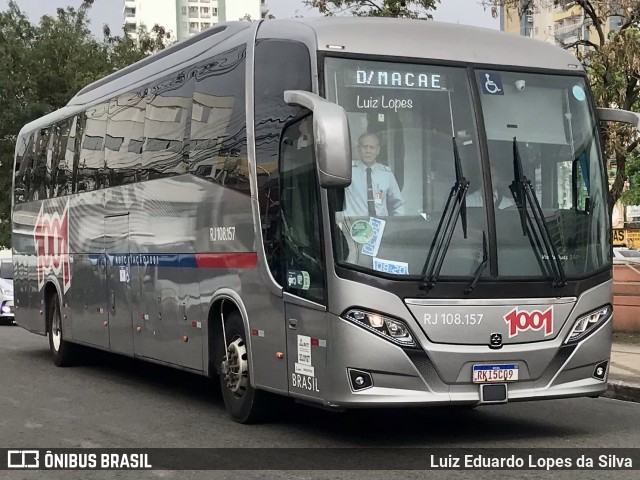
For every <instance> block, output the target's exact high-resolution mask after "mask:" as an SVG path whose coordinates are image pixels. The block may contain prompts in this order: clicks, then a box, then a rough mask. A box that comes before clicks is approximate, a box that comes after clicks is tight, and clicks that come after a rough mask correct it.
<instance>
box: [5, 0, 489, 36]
mask: <svg viewBox="0 0 640 480" xmlns="http://www.w3.org/2000/svg"><path fill="white" fill-rule="evenodd" d="M16 1H17V3H18V5H19V6H20V8H21V9H22V11H24V12H25V13H26V14H27V16H28V17H29V19H30V20H31V22H33V23H37V22H38V20H39V19H40V17H41V16H42V15H54V14H55V12H56V8H58V7H62V6H67V5H69V6H72V7H76V8H77V7H78V6H79V5H80V4H81V3H82V0H16ZM479 1H480V0H441V4H440V5H439V6H438V8H437V9H436V11H435V12H434V13H433V16H434V18H435V19H436V20H438V21H441V22H451V23H460V24H465V25H475V26H478V27H486V28H496V29H497V28H500V22H499V20H498V19H493V18H491V13H490V12H489V11H484V10H483V7H482V6H481V5H479ZM123 3H124V2H123V1H122V0H95V2H94V4H93V7H92V8H91V15H90V17H91V31H92V32H93V34H94V35H95V36H96V37H98V38H102V26H103V25H104V24H105V23H106V24H108V25H109V26H110V27H111V31H112V33H113V34H115V35H121V34H122V21H123V16H122V8H123ZM8 4H9V0H0V10H6V8H7V6H8ZM267 6H268V7H269V9H270V12H271V13H272V14H273V15H275V17H276V18H289V17H294V16H296V15H301V16H303V17H312V16H318V15H319V13H318V12H317V10H313V9H308V8H307V7H306V6H305V5H304V4H303V2H302V0H267Z"/></svg>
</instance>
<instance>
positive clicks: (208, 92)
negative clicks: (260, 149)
mask: <svg viewBox="0 0 640 480" xmlns="http://www.w3.org/2000/svg"><path fill="white" fill-rule="evenodd" d="M195 78H196V85H195V93H194V95H193V110H192V113H191V153H190V156H189V164H190V165H189V171H190V172H191V173H193V174H195V175H198V176H200V177H203V178H207V179H209V180H211V181H215V182H217V183H220V184H221V185H225V186H227V187H229V188H233V189H235V190H238V191H241V192H243V193H246V194H247V195H249V194H250V188H249V163H248V158H247V148H246V143H247V132H246V115H245V101H244V95H245V47H244V46H240V47H237V48H234V49H233V50H229V51H228V52H225V53H223V54H220V55H218V56H216V57H213V58H212V59H210V60H208V61H207V62H205V63H203V64H201V65H198V67H197V71H196V72H195Z"/></svg>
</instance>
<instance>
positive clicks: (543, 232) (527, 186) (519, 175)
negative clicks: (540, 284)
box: [509, 137, 567, 287]
mask: <svg viewBox="0 0 640 480" xmlns="http://www.w3.org/2000/svg"><path fill="white" fill-rule="evenodd" d="M509 190H511V194H512V195H513V199H514V201H515V202H516V206H517V207H518V211H519V212H520V222H521V224H522V233H523V235H525V236H527V237H529V242H530V243H531V248H532V249H533V251H534V255H535V257H536V259H537V261H538V264H539V266H540V270H541V271H542V273H543V274H545V275H550V276H553V286H554V287H563V286H564V285H566V284H567V280H566V276H565V273H564V268H563V267H562V263H561V262H560V256H559V255H558V251H557V250H556V247H555V245H554V244H553V240H552V238H551V233H549V225H548V224H547V221H546V220H545V218H544V212H543V211H542V207H541V206H540V201H539V200H538V196H537V195H536V192H535V191H534V189H533V186H532V185H531V180H529V179H528V178H527V177H526V176H525V175H524V172H523V170H522V159H521V158H520V150H519V149H518V140H517V139H516V137H513V182H512V183H511V185H510V186H509ZM527 203H529V205H531V213H530V212H529V209H528V208H527ZM534 223H535V227H536V228H534ZM544 260H546V262H545V261H544Z"/></svg>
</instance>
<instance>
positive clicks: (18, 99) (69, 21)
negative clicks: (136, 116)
mask: <svg viewBox="0 0 640 480" xmlns="http://www.w3.org/2000/svg"><path fill="white" fill-rule="evenodd" d="M92 4H93V0H85V1H84V2H83V3H82V5H81V6H80V7H79V8H78V9H74V8H72V7H67V8H59V9H58V10H57V12H56V15H55V16H43V17H42V18H41V19H40V24H39V25H34V24H32V23H31V22H30V21H29V19H28V18H27V17H26V16H25V14H24V13H23V12H22V11H21V10H20V8H19V7H18V5H17V4H16V3H15V2H14V1H13V0H10V1H9V6H8V8H7V10H5V11H1V12H0V105H2V108H0V246H5V247H8V246H10V245H11V241H10V237H11V222H10V214H11V198H10V194H11V177H12V165H13V155H14V149H15V144H16V139H17V135H18V132H19V131H20V129H21V128H22V126H23V125H25V124H27V123H29V122H31V121H32V120H34V119H36V118H38V117H41V116H43V115H45V114H47V113H49V112H52V111H54V110H57V109H59V108H61V107H63V106H64V105H66V104H67V102H68V101H69V100H70V99H71V98H72V97H73V96H74V95H75V94H76V92H78V91H79V90H80V89H82V88H83V87H85V86H86V85H88V84H89V83H91V82H94V81H96V80H98V79H100V78H102V77H104V76H106V75H108V74H110V73H112V72H113V71H114V70H118V69H120V68H123V67H125V66H127V65H129V64H131V63H133V62H135V61H138V60H140V59H142V58H144V57H146V56H147V55H149V54H150V53H153V52H155V51H158V50H160V49H161V48H164V46H165V44H166V43H167V42H168V41H169V39H167V35H166V32H165V31H164V29H163V28H162V27H160V26H155V27H154V28H153V29H152V30H151V32H148V31H146V29H144V28H142V29H141V30H140V31H139V32H138V36H137V38H136V39H133V38H132V37H130V36H129V35H126V34H125V35H124V36H122V37H114V36H112V35H111V32H110V31H109V29H108V27H106V28H105V32H104V33H105V38H104V40H103V41H98V40H96V39H95V38H94V37H93V36H92V35H91V32H90V31H89V28H88V25H89V19H88V13H89V9H90V8H91V5H92Z"/></svg>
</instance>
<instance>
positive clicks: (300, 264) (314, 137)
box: [13, 18, 638, 422]
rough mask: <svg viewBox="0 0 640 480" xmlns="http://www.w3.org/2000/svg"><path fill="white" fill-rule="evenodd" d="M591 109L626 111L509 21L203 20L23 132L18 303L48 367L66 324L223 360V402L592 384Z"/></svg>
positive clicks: (597, 157) (162, 356) (109, 338)
mask: <svg viewBox="0 0 640 480" xmlns="http://www.w3.org/2000/svg"><path fill="white" fill-rule="evenodd" d="M599 119H600V120H609V121H623V122H627V123H635V124H636V125H637V124H638V119H637V116H635V114H632V113H630V112H621V111H616V110H601V111H597V110H596V108H595V106H594V103H593V99H592V97H591V94H590V90H589V86H588V84H587V78H586V76H585V73H584V71H583V69H582V67H581V65H580V64H579V62H578V61H577V60H576V59H575V58H574V57H573V56H571V55H570V54H568V53H567V52H565V51H563V50H561V49H559V48H556V47H553V46H551V45H548V44H545V43H542V42H537V41H535V40H531V39H528V38H523V37H518V36H511V35H507V34H503V33H500V32H495V31H490V30H483V29H477V28H470V27H461V26H455V25H447V24H438V23H434V22H422V21H409V20H395V19H394V20H392V19H363V18H333V19H303V20H274V21H267V22H254V23H247V22H234V23H233V22H232V23H227V24H221V25H218V26H215V27H214V28H212V29H209V30H207V31H206V32H203V33H202V34H200V35H199V36H196V37H193V38H191V39H189V40H187V41H184V42H181V43H179V44H177V45H175V46H172V47H171V48H169V49H167V50H165V51H162V52H160V53H158V54H156V55H154V56H152V57H150V58H147V59H145V60H142V61H140V62H138V63H137V64H135V65H133V66H130V67H128V68H126V69H124V70H122V71H119V72H116V73H114V74H112V75H110V76H109V77H107V78H105V79H103V80H100V81H97V82H95V83H93V84H91V85H89V86H87V87H86V88H84V89H83V90H81V91H80V92H79V93H78V94H77V95H76V96H75V97H74V98H73V99H71V101H70V102H69V104H68V105H67V106H66V107H64V108H62V109H61V110H59V111H56V112H53V113H51V114H49V115H47V116H45V117H43V118H41V119H38V120H36V121H34V122H32V123H30V124H29V125H27V126H25V127H24V128H23V129H22V131H21V132H20V135H19V140H18V145H17V148H16V165H15V172H16V173H15V179H14V188H13V201H14V204H13V207H14V208H13V231H14V245H13V254H14V264H15V279H14V282H15V287H14V290H15V304H16V305H15V306H16V321H17V323H18V324H19V325H21V326H22V327H24V328H25V329H27V330H30V331H32V332H36V333H39V334H42V335H48V336H49V345H50V349H51V353H52V355H53V359H54V361H55V363H56V365H59V366H65V365H68V364H69V363H71V362H72V360H73V354H74V347H76V348H77V344H81V345H85V346H91V347H95V348H99V349H103V350H108V351H111V352H114V353H118V354H122V355H128V356H132V357H137V358H140V359H145V360H149V361H152V362H157V363H161V364H165V365H171V366H174V367H177V368H181V369H184V370H189V371H192V372H197V373H200V374H202V375H208V376H212V377H213V376H216V374H217V375H218V376H219V378H220V382H221V385H222V389H223V395H224V400H225V404H226V407H227V409H228V411H229V413H230V414H231V416H232V417H233V418H234V419H235V420H236V421H239V422H251V421H254V420H256V419H257V418H259V417H260V415H261V414H262V413H264V412H265V411H266V409H267V407H268V406H269V401H270V398H271V395H272V394H280V395H287V396H290V397H293V398H295V399H296V400H298V401H301V402H306V403H309V404H315V405H319V406H324V407H328V408H334V409H337V410H340V409H345V408H350V407H368V406H391V405H397V406H400V405H428V404H460V405H470V406H473V405H478V404H485V403H501V402H502V403H503V402H508V401H520V400H536V399H545V398H558V397H571V396H597V395H599V394H600V393H601V392H603V390H604V389H605V386H606V377H607V371H608V368H607V366H608V363H607V362H608V360H609V356H610V346H611V323H612V321H611V315H612V306H611V303H612V300H611V298H612V281H611V263H612V258H611V239H610V219H609V214H608V209H607V178H606V175H605V172H604V169H603V162H602V151H601V143H600V139H599V136H598V120H599ZM367 142H368V145H367ZM365 160H366V161H365ZM363 162H364V163H363ZM365 163H366V165H368V166H369V167H370V168H371V166H373V169H372V170H369V171H368V173H367V174H366V175H365V173H364V172H365V169H364V168H363V165H365ZM372 171H373V172H374V174H372V173H371V172H372ZM356 173H357V175H356ZM367 176H368V178H366V177H367ZM365 178H366V180H365ZM358 195H360V196H361V198H364V205H365V208H364V209H358V208H356V207H357V206H358V205H356V204H353V205H351V206H350V205H349V203H350V199H352V198H356V197H357V196H358ZM361 203H362V202H361ZM392 204H393V205H392ZM392 206H393V208H392ZM352 207H353V208H352Z"/></svg>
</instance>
